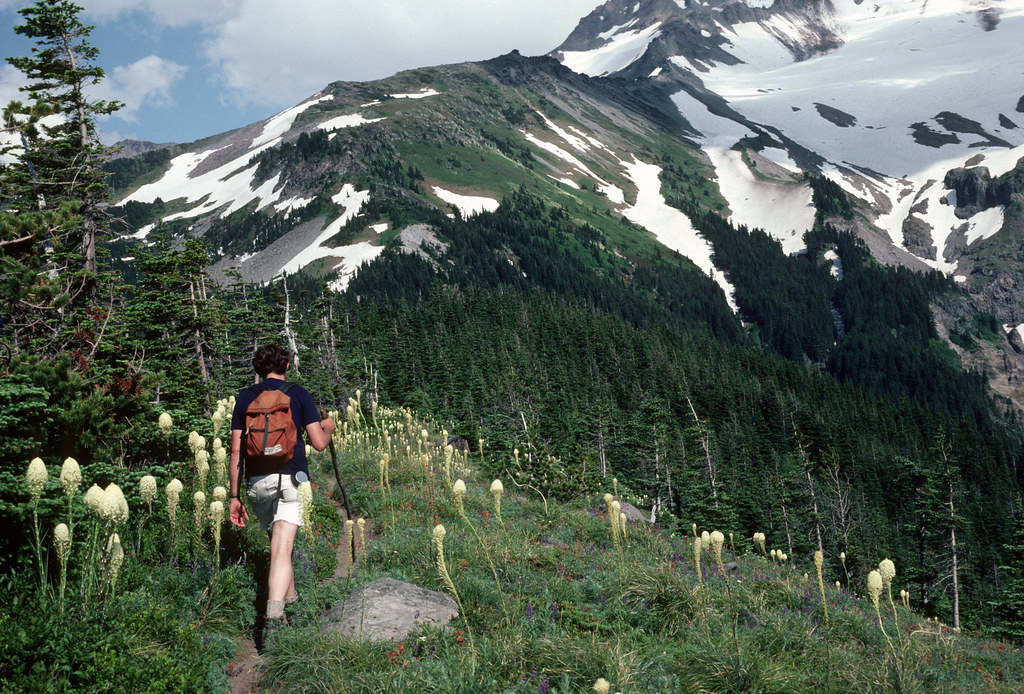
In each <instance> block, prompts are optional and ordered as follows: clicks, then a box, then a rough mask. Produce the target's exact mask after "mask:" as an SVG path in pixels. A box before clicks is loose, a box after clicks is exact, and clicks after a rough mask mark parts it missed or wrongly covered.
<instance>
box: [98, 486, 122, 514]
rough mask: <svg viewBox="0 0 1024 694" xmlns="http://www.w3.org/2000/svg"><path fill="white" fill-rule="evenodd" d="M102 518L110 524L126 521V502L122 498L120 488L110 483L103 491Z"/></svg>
mask: <svg viewBox="0 0 1024 694" xmlns="http://www.w3.org/2000/svg"><path fill="white" fill-rule="evenodd" d="M100 515H101V516H103V518H104V519H105V520H107V521H109V522H111V523H124V522H126V521H127V520H128V501H127V500H126V499H125V498H124V492H122V491H121V488H120V487H119V486H117V485H116V484H114V483H113V482H111V483H110V484H108V485H107V488H106V489H104V490H103V508H102V510H101V512H100Z"/></svg>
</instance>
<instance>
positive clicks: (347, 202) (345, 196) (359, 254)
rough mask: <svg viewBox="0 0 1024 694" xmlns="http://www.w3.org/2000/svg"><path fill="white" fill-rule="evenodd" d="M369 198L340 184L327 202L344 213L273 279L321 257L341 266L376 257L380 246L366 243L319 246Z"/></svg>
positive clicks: (365, 194) (295, 270)
mask: <svg viewBox="0 0 1024 694" xmlns="http://www.w3.org/2000/svg"><path fill="white" fill-rule="evenodd" d="M369 199H370V191H368V190H363V191H357V190H356V189H355V187H354V186H353V185H352V184H351V183H346V184H345V185H343V186H342V187H341V190H340V191H338V192H337V193H336V194H335V195H332V196H331V200H332V201H334V202H335V203H337V204H339V205H341V206H342V207H344V208H345V212H344V213H343V214H342V215H341V216H340V217H338V218H337V219H335V220H334V221H333V222H331V223H330V224H328V225H327V226H326V227H324V229H323V230H322V231H321V232H320V235H319V236H317V237H316V240H315V241H314V242H313V243H311V244H310V245H309V246H307V247H306V248H305V249H303V250H302V251H301V252H299V254H298V255H296V256H295V257H294V258H292V259H291V260H289V261H288V262H287V263H285V264H284V265H283V266H282V267H281V269H280V270H278V271H277V272H276V273H275V277H280V276H281V275H282V274H285V273H287V274H294V273H296V272H298V271H299V270H301V269H302V268H304V267H306V266H307V265H309V264H310V263H312V262H314V261H317V260H320V259H321V258H338V259H339V260H341V261H343V263H346V262H347V263H351V262H352V261H353V259H358V262H362V260H366V259H370V258H373V257H376V256H377V255H378V254H379V253H380V252H381V251H383V250H384V249H383V248H382V247H381V246H372V245H371V244H368V243H357V244H353V245H351V246H341V247H339V248H329V247H327V246H324V245H323V244H325V243H326V242H327V241H328V240H329V239H330V238H331V237H332V236H334V235H335V234H337V233H338V232H339V231H341V228H342V227H343V226H345V225H346V224H347V223H348V222H349V220H351V219H352V218H353V217H355V216H356V215H357V214H359V210H360V209H362V207H363V205H365V204H366V201H367V200H369ZM357 264H358V263H357ZM354 270H355V266H353V267H352V271H354ZM348 274H349V275H351V274H352V273H351V272H349V273H348ZM343 279H344V285H343V286H342V289H344V286H347V284H348V279H347V277H345V278H343ZM339 281H340V280H339ZM338 291H341V290H338Z"/></svg>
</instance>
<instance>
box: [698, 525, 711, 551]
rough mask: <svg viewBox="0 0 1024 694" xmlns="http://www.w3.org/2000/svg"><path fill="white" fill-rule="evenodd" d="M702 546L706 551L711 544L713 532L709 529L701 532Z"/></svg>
mask: <svg viewBox="0 0 1024 694" xmlns="http://www.w3.org/2000/svg"><path fill="white" fill-rule="evenodd" d="M700 546H701V547H702V548H703V549H704V551H705V552H706V551H707V549H708V547H710V546H711V533H709V532H708V531H707V530H705V531H703V532H702V533H701V534H700Z"/></svg>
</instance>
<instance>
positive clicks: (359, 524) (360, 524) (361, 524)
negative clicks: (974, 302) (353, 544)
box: [356, 518, 366, 552]
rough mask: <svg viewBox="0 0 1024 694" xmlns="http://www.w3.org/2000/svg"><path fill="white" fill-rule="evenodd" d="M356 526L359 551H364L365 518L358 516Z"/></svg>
mask: <svg viewBox="0 0 1024 694" xmlns="http://www.w3.org/2000/svg"><path fill="white" fill-rule="evenodd" d="M356 526H357V527H358V528H359V551H360V552H365V551H366V519H365V518H360V519H359V520H357V521H356Z"/></svg>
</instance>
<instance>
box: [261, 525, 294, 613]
mask: <svg viewBox="0 0 1024 694" xmlns="http://www.w3.org/2000/svg"><path fill="white" fill-rule="evenodd" d="M298 529H299V526H297V525H295V524H293V523H289V522H287V521H277V522H275V523H274V525H273V527H272V528H271V530H270V575H269V577H268V578H267V600H268V602H269V601H272V600H280V601H282V602H283V601H284V599H285V598H288V597H291V596H293V595H295V594H296V592H295V571H294V570H293V569H292V548H293V547H294V546H295V535H296V533H297V531H298Z"/></svg>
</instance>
